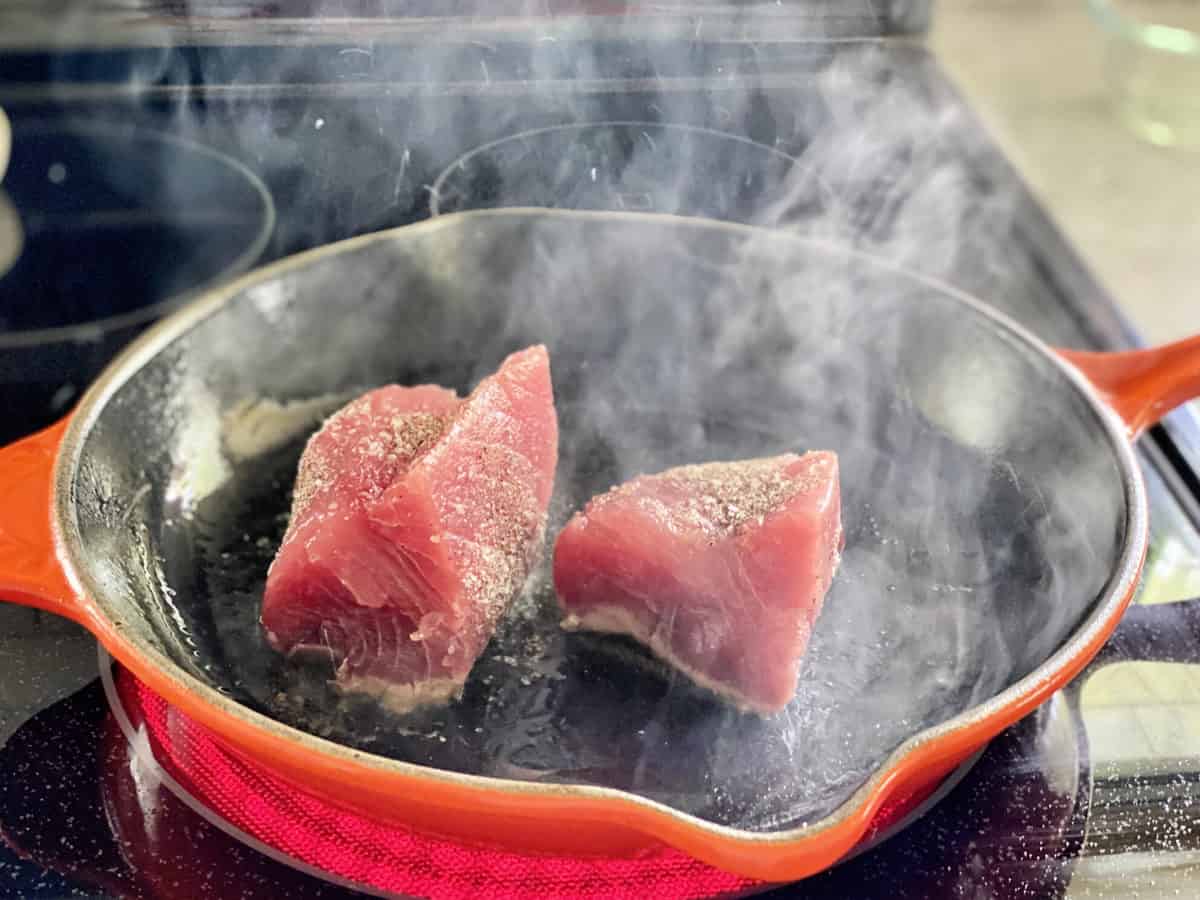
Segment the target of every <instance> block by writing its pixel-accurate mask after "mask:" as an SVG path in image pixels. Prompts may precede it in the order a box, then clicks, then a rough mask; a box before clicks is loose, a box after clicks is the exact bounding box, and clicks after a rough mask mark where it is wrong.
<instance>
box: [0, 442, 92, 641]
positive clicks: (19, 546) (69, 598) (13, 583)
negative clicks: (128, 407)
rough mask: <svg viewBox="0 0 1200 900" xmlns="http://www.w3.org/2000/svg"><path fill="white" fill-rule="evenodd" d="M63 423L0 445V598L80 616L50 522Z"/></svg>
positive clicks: (58, 613)
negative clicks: (55, 467) (60, 561)
mask: <svg viewBox="0 0 1200 900" xmlns="http://www.w3.org/2000/svg"><path fill="white" fill-rule="evenodd" d="M66 427H67V420H66V419H64V420H63V421H61V422H59V423H57V424H56V425H51V426H50V427H49V428H47V429H46V430H44V431H40V432H38V433H36V434H33V435H31V436H29V437H27V438H23V439H22V440H19V441H17V442H16V443H15V444H10V445H9V446H7V447H4V448H3V449H0V602H3V601H7V602H12V603H20V604H22V605H24V606H33V607H36V608H38V609H44V610H47V611H48V612H52V613H56V614H57V615H60V616H66V617H67V618H70V619H75V620H76V621H82V620H83V619H84V613H83V610H82V608H81V606H80V605H79V602H78V600H77V599H76V597H75V591H74V590H73V589H72V588H71V586H70V584H69V583H68V581H67V577H66V574H65V573H64V572H63V568H62V565H61V564H60V563H59V561H58V555H57V553H56V550H55V541H54V529H53V526H52V524H51V517H52V516H53V510H54V505H53V488H54V485H53V479H54V460H55V457H56V456H57V454H58V446H59V444H60V443H61V442H62V436H63V432H64V431H66Z"/></svg>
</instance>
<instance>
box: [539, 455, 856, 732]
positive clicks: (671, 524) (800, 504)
mask: <svg viewBox="0 0 1200 900" xmlns="http://www.w3.org/2000/svg"><path fill="white" fill-rule="evenodd" d="M841 549H842V527H841V499H840V492H839V487H838V463H837V456H836V454H834V453H830V452H823V451H822V452H813V453H806V454H805V455H803V456H797V455H795V454H785V455H783V456H775V457H771V458H768V459H754V460H744V461H740V462H719V463H707V464H704V465H694V466H680V467H679V468H675V469H670V470H668V471H666V472H662V473H660V474H657V475H648V476H642V477H639V478H635V479H633V480H632V481H629V482H627V483H625V484H623V485H620V486H619V487H617V488H614V489H613V490H611V491H609V492H608V493H606V494H602V495H601V496H599V497H595V498H593V499H592V501H591V502H590V503H589V504H588V505H587V507H586V509H584V511H583V512H581V513H578V514H576V515H575V517H574V518H572V519H571V521H570V522H569V523H568V524H567V527H566V528H565V529H564V530H563V532H562V534H560V535H559V537H558V542H557V544H556V545H555V548H554V586H555V589H556V591H557V593H558V599H559V603H560V604H561V605H562V608H563V611H564V612H565V618H564V622H563V624H564V627H566V628H571V629H576V628H578V629H587V630H592V631H603V632H615V633H621V634H628V635H631V636H632V637H634V638H636V639H637V640H638V641H640V642H641V643H643V644H645V645H646V646H647V647H649V648H650V649H651V650H652V651H653V652H654V653H655V654H656V655H658V656H659V657H661V658H662V659H663V660H665V661H667V662H668V663H670V664H671V665H673V666H675V667H677V668H678V669H680V670H681V671H683V672H684V673H686V674H687V675H688V676H689V677H690V678H691V679H692V680H693V681H694V682H696V683H697V684H699V685H700V686H702V687H704V688H707V689H709V690H711V691H713V692H715V693H717V694H718V695H719V696H721V697H722V698H724V699H725V700H727V701H729V702H731V703H733V704H734V705H735V706H737V707H739V708H741V709H743V710H752V711H755V712H758V713H762V714H770V713H773V712H775V711H777V710H780V709H782V708H783V707H784V706H786V705H787V703H788V701H789V700H791V698H792V696H793V695H794V694H795V691H796V679H797V675H798V672H799V669H800V661H801V659H802V658H803V656H804V651H805V649H806V648H807V646H808V640H809V635H810V634H811V632H812V626H813V622H814V620H815V619H816V617H817V614H818V613H819V612H820V608H821V603H822V601H823V599H824V597H825V593H826V591H827V590H828V589H829V585H830V583H831V582H832V580H833V575H834V571H835V570H836V569H837V565H838V561H839V558H840V553H841Z"/></svg>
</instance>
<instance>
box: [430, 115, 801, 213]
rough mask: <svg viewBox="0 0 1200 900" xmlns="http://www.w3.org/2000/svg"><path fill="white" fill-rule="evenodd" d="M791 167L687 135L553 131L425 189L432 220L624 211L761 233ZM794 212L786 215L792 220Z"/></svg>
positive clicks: (469, 161) (499, 145)
mask: <svg viewBox="0 0 1200 900" xmlns="http://www.w3.org/2000/svg"><path fill="white" fill-rule="evenodd" d="M795 167H796V159H795V157H792V156H789V155H788V154H786V153H784V152H782V151H780V150H776V149H774V148H772V147H769V146H767V145H766V144H761V143H758V142H756V141H752V140H750V139H748V138H744V137H739V136H737V135H733V134H728V133H726V132H722V131H715V130H713V129H710V128H701V127H697V126H692V125H674V124H662V123H656V122H637V121H614V122H591V123H584V124H577V125H556V126H551V127H548V128H538V129H534V130H531V131H523V132H520V133H519V134H514V135H510V136H509V137H505V138H501V139H499V140H496V141H492V142H490V143H487V144H483V145H482V146H480V147H476V148H475V149H474V150H471V151H470V152H468V153H466V154H464V155H463V156H460V157H459V158H458V159H457V160H455V161H454V162H453V163H451V164H450V166H448V167H447V168H446V169H445V170H444V171H442V173H441V174H440V175H438V177H437V179H436V180H435V181H434V183H433V187H432V188H431V196H430V204H429V205H430V210H431V212H432V214H433V215H435V216H436V215H440V214H442V213H451V212H460V211H462V210H467V209H481V208H495V207H512V206H534V207H544V208H565V209H595V210H630V211H639V212H660V213H673V214H676V215H690V216H702V217H706V218H715V219H724V220H729V221H735V222H759V223H762V221H763V218H764V215H766V216H767V217H769V218H777V217H778V213H779V212H780V211H778V210H773V205H774V204H773V203H772V200H773V199H775V198H779V197H783V196H787V195H789V194H791V193H794V191H789V192H787V194H785V192H784V190H783V188H784V186H785V185H788V184H789V180H790V179H791V178H792V177H794V174H795V172H794V170H795ZM793 207H794V204H789V212H791V213H794V212H795V209H794V208H793Z"/></svg>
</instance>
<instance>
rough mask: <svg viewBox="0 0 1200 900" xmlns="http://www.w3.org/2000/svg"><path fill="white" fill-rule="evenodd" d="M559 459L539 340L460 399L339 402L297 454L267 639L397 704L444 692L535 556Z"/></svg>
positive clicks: (347, 685)
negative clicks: (326, 663) (321, 657)
mask: <svg viewBox="0 0 1200 900" xmlns="http://www.w3.org/2000/svg"><path fill="white" fill-rule="evenodd" d="M557 456H558V425H557V420H556V417H555V412H554V399H553V394H552V390H551V383H550V362H549V357H548V356H547V353H546V349H545V348H544V347H541V346H537V347H531V348H529V349H527V350H524V351H522V352H520V353H515V354H513V355H512V356H510V357H508V359H506V360H505V361H504V363H503V364H502V365H501V366H500V369H499V370H498V371H497V372H496V373H495V374H494V375H492V376H490V377H488V378H485V379H484V380H483V381H481V382H480V383H479V385H478V387H476V388H475V390H474V392H472V394H471V395H470V396H469V397H468V398H466V399H465V400H463V399H461V398H459V397H458V396H457V395H456V394H455V393H454V392H453V391H450V390H447V389H445V388H441V387H437V386H434V385H422V386H420V387H399V386H395V385H393V386H389V387H383V388H379V389H377V390H373V391H371V392H369V393H367V394H364V395H363V396H361V397H359V398H358V399H357V400H354V401H353V402H352V403H350V404H349V405H347V406H345V407H343V408H342V409H341V410H340V411H338V412H337V413H335V414H334V415H333V416H332V417H331V418H330V419H329V420H328V421H327V422H326V423H325V424H324V426H323V427H322V428H321V430H320V431H318V432H317V433H316V434H315V435H314V436H313V437H312V439H311V440H310V441H309V443H308V446H307V447H306V448H305V450H304V454H303V455H302V456H301V459H300V467H299V471H298V473H297V476H296V487H295V496H294V500H293V504H292V516H291V521H290V524H289V526H288V530H287V533H286V534H285V535H284V539H283V543H282V544H281V545H280V548H279V552H278V554H277V555H276V557H275V561H274V562H273V563H272V565H271V570H270V572H269V574H268V577H267V586H266V591H265V593H264V595H263V603H262V624H263V628H264V629H265V632H266V636H267V639H268V641H269V642H270V643H271V645H272V646H273V647H275V649H277V650H279V651H281V652H283V653H287V654H311V653H320V654H325V655H328V656H329V657H330V658H331V659H332V661H333V662H334V664H335V665H336V666H337V674H336V680H337V684H338V685H339V687H341V688H342V689H344V690H347V691H354V692H365V693H371V694H374V695H376V696H378V697H379V699H380V700H381V701H382V702H384V703H385V704H386V705H388V706H390V707H392V708H393V709H396V710H399V711H404V710H407V709H411V708H413V707H416V706H420V705H425V704H430V703H442V702H446V701H447V700H449V699H450V698H452V697H454V696H455V695H457V694H458V693H459V692H460V691H461V689H462V685H463V683H464V682H465V680H466V678H467V675H468V673H469V672H470V670H471V667H472V665H473V664H474V662H475V660H476V658H477V657H478V656H479V654H480V653H481V652H482V650H483V648H484V646H485V645H486V644H487V642H488V640H489V639H490V637H491V635H492V632H493V630H494V629H495V626H496V622H497V620H498V619H499V618H500V615H501V614H502V613H503V611H504V609H505V607H506V605H507V604H508V603H509V601H510V600H511V599H512V598H513V597H514V596H515V595H516V594H517V593H518V592H519V591H520V589H521V587H522V585H523V584H524V582H525V579H526V577H527V575H528V573H529V570H530V569H531V568H532V566H533V565H534V563H535V562H536V560H537V558H538V556H539V554H540V552H541V547H542V543H543V539H544V534H545V525H546V510H547V507H548V505H549V502H550V494H551V491H552V489H553V482H554V469H555V465H556V463H557Z"/></svg>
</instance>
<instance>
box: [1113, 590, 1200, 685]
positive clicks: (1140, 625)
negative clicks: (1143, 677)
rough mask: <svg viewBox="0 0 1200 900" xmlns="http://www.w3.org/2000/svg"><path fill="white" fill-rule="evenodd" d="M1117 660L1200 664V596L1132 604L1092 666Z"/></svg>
mask: <svg viewBox="0 0 1200 900" xmlns="http://www.w3.org/2000/svg"><path fill="white" fill-rule="evenodd" d="M1114 662H1173V663H1200V597H1197V598H1196V599H1194V600H1176V601H1174V602H1172V603H1134V604H1132V605H1131V606H1130V607H1129V609H1127V610H1126V611H1125V615H1124V616H1122V617H1121V621H1120V622H1118V623H1117V627H1116V630H1115V631H1114V632H1113V635H1112V637H1111V638H1109V640H1108V642H1107V643H1106V644H1105V645H1104V646H1103V647H1102V648H1101V649H1100V652H1099V653H1098V654H1096V657H1095V658H1094V659H1093V660H1092V664H1091V669H1098V668H1101V667H1103V666H1106V665H1108V664H1109V663H1114Z"/></svg>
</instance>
